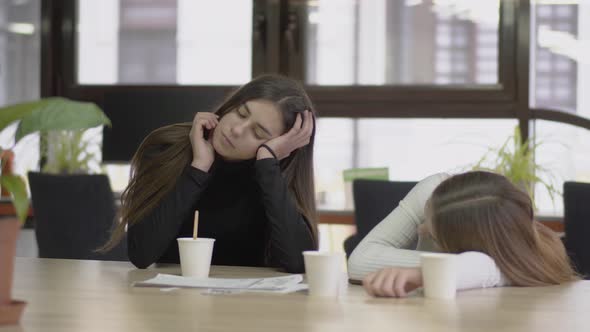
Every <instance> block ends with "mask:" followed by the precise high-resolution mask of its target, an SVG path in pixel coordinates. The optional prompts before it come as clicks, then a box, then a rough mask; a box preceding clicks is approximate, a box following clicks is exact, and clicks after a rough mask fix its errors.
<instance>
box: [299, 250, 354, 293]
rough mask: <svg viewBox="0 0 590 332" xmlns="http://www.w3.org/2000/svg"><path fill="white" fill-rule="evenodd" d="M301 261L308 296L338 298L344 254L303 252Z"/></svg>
mask: <svg viewBox="0 0 590 332" xmlns="http://www.w3.org/2000/svg"><path fill="white" fill-rule="evenodd" d="M303 259H304V261H305V274H306V276H307V283H308V285H309V295H311V296H326V297H336V296H338V295H339V294H340V290H341V286H342V285H341V283H342V275H343V273H342V266H343V264H344V254H343V253H324V252H319V251H304V252H303Z"/></svg>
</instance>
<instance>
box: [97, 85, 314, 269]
mask: <svg viewBox="0 0 590 332" xmlns="http://www.w3.org/2000/svg"><path fill="white" fill-rule="evenodd" d="M314 122H315V121H314V115H313V105H312V104H311V101H310V99H309V97H308V96H307V95H306V93H305V92H304V91H303V89H302V88H301V86H300V85H299V84H297V83H296V82H295V81H293V80H291V79H288V78H284V77H281V76H262V77H259V78H257V79H255V80H253V81H251V82H250V83H248V84H246V85H244V86H243V87H241V88H240V89H238V90H237V91H236V92H235V93H234V94H233V95H231V96H230V97H229V98H228V99H227V100H226V101H225V102H224V103H223V104H222V105H221V106H220V107H219V108H218V109H217V111H216V112H214V113H207V112H199V113H197V115H196V116H195V118H194V121H193V123H192V124H189V123H184V124H177V125H172V126H167V127H163V128H160V129H157V130H155V131H154V132H152V133H151V134H150V135H149V136H148V137H147V138H146V139H145V140H144V142H143V143H142V144H141V146H140V147H139V149H138V151H137V152H136V154H135V156H134V158H133V160H132V176H131V181H130V183H129V186H128V187H127V189H126V190H125V192H124V193H123V197H122V222H121V223H120V224H119V225H117V228H116V229H115V231H114V233H113V235H112V237H111V239H110V240H109V242H108V243H107V244H106V245H105V247H104V248H103V249H105V250H108V249H109V248H111V247H113V246H114V245H115V244H116V243H117V242H118V241H120V239H121V238H122V237H123V235H124V233H125V228H126V226H127V228H128V230H127V232H128V234H127V241H128V250H129V258H130V260H131V262H132V263H133V264H135V265H136V266H137V267H139V268H145V267H147V266H149V265H151V264H152V263H155V262H166V263H179V255H178V244H177V241H176V238H178V237H190V236H192V227H193V215H194V211H195V210H199V216H200V217H199V237H208V238H214V239H215V240H216V241H215V245H214V249H213V258H212V264H214V265H243V266H271V267H280V268H283V269H285V270H286V271H288V272H302V271H303V270H304V264H303V256H302V254H301V253H302V251H305V250H314V249H317V231H316V225H315V220H314V217H315V196H314V188H313V163H312V160H313V138H314V135H315V124H314Z"/></svg>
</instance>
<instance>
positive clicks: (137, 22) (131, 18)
mask: <svg viewBox="0 0 590 332" xmlns="http://www.w3.org/2000/svg"><path fill="white" fill-rule="evenodd" d="M77 8H78V14H77V22H78V29H77V32H78V33H77V41H78V44H77V45H78V61H77V63H78V71H77V81H78V83H80V84H143V85H153V84H196V85H219V84H221V85H234V84H242V83H245V82H247V81H248V80H249V79H250V78H251V67H252V64H251V63H252V47H251V36H252V29H251V26H252V1H250V0H216V1H208V0H148V1H146V0H101V1H95V0H79V1H78V3H77ZM228 8H232V10H228Z"/></svg>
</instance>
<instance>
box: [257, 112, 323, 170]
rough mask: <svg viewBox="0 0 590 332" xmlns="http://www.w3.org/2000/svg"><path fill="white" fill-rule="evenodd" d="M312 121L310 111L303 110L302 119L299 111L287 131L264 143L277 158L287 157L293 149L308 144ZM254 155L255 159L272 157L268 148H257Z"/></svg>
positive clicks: (312, 126) (311, 131) (312, 125)
mask: <svg viewBox="0 0 590 332" xmlns="http://www.w3.org/2000/svg"><path fill="white" fill-rule="evenodd" d="M314 122H315V121H314V118H313V114H312V113H311V112H310V111H307V110H306V111H304V112H303V119H302V115H301V113H300V114H297V119H296V120H295V123H294V124H293V127H292V128H291V129H290V130H289V131H288V132H287V133H285V134H283V135H281V136H279V137H277V138H273V139H271V140H270V141H268V142H266V143H265V145H267V146H268V147H269V148H270V149H272V151H274V153H275V154H276V157H277V159H279V160H282V159H284V158H287V157H288V156H289V155H290V154H291V153H292V152H293V151H295V150H297V149H299V148H301V147H304V146H306V145H307V144H309V142H310V140H311V135H312V134H313V128H314V126H315V124H314ZM301 123H303V126H302V125H301ZM256 156H257V159H265V158H273V155H272V153H271V152H270V151H268V149H258V153H257V155H256Z"/></svg>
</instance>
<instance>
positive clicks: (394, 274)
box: [363, 267, 422, 297]
mask: <svg viewBox="0 0 590 332" xmlns="http://www.w3.org/2000/svg"><path fill="white" fill-rule="evenodd" d="M363 287H364V288H365V290H366V291H367V293H369V295H371V296H379V297H405V296H406V295H408V292H411V291H413V290H415V289H416V288H419V287H422V270H421V269H420V268H398V267H389V268H385V269H382V270H379V271H375V272H373V273H371V274H369V275H367V276H366V277H365V279H364V280H363Z"/></svg>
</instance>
